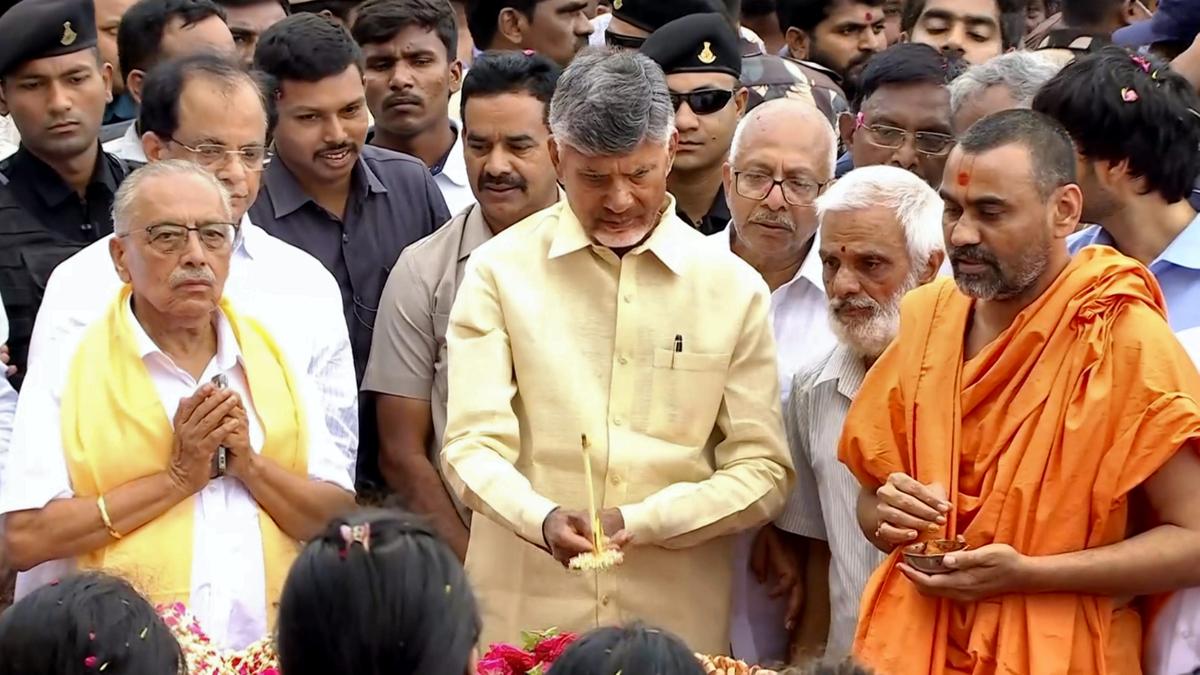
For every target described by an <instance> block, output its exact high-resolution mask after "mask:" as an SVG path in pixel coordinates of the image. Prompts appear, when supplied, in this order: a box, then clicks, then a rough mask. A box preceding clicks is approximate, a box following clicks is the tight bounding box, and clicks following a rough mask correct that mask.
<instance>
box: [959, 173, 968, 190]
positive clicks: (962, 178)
mask: <svg viewBox="0 0 1200 675" xmlns="http://www.w3.org/2000/svg"><path fill="white" fill-rule="evenodd" d="M970 182H971V174H969V173H967V172H966V171H959V172H958V184H959V185H961V186H963V187H966V186H967V185H968V184H970Z"/></svg>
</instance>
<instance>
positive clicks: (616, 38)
mask: <svg viewBox="0 0 1200 675" xmlns="http://www.w3.org/2000/svg"><path fill="white" fill-rule="evenodd" d="M645 42H646V38H639V37H632V36H629V35H621V34H620V33H614V32H612V31H611V30H606V31H604V44H606V45H608V46H609V47H614V48H617V49H641V48H642V45H643V44H645Z"/></svg>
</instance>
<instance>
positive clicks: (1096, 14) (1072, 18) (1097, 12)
mask: <svg viewBox="0 0 1200 675" xmlns="http://www.w3.org/2000/svg"><path fill="white" fill-rule="evenodd" d="M1122 2H1123V0H1062V15H1063V22H1064V23H1065V24H1066V25H1067V26H1070V27H1071V28H1096V27H1099V26H1103V25H1104V24H1105V23H1107V22H1108V18H1109V17H1110V16H1112V15H1113V14H1114V13H1116V12H1117V10H1119V9H1120V7H1121V3H1122Z"/></svg>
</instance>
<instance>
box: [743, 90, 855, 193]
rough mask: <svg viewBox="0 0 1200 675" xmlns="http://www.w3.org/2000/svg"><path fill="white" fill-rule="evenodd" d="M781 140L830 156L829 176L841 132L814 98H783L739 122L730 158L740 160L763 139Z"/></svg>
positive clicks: (813, 152)
mask: <svg viewBox="0 0 1200 675" xmlns="http://www.w3.org/2000/svg"><path fill="white" fill-rule="evenodd" d="M764 142H766V143H780V144H783V145H788V146H791V147H794V148H795V149H797V150H799V151H802V152H804V153H806V154H811V155H813V156H822V155H823V156H827V157H829V160H830V161H829V177H828V178H821V180H822V181H826V180H829V179H831V178H833V169H834V165H835V164H837V134H836V132H835V131H834V130H833V127H832V126H830V124H829V119H828V118H827V117H825V115H824V114H822V113H821V111H820V110H819V109H817V107H816V106H815V105H813V103H812V102H810V101H804V100H799V99H789V98H780V99H774V100H771V101H767V102H766V103H763V104H762V105H759V106H756V107H755V108H754V109H753V110H751V111H750V112H749V113H747V114H746V116H745V117H743V118H742V120H741V121H740V122H739V123H738V127H737V130H736V131H734V133H733V144H732V146H731V147H730V150H729V162H730V163H731V164H734V163H736V162H737V158H738V154H739V153H741V152H742V151H743V149H745V148H755V147H756V146H758V145H761V144H762V143H764Z"/></svg>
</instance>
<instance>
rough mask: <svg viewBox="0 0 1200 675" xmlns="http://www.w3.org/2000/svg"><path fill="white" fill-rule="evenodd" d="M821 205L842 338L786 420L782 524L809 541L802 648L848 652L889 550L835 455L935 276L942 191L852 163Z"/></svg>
mask: <svg viewBox="0 0 1200 675" xmlns="http://www.w3.org/2000/svg"><path fill="white" fill-rule="evenodd" d="M816 209H817V217H818V220H819V222H820V230H819V231H820V247H819V255H820V258H821V263H822V270H823V277H824V282H825V292H826V294H827V295H828V297H829V322H830V325H831V326H832V328H833V331H834V333H835V334H836V335H837V339H838V344H837V346H836V347H834V349H833V351H831V352H830V353H829V354H827V355H826V356H825V357H824V358H820V359H818V360H816V361H815V362H813V363H812V365H809V366H807V367H805V368H802V369H801V370H800V371H799V372H798V373H797V374H796V377H795V379H794V381H793V384H792V396H791V400H790V401H789V402H788V404H787V406H785V408H784V426H785V428H786V429H787V434H788V443H789V445H790V446H791V450H792V460H793V462H794V464H795V466H796V474H797V483H796V487H795V488H794V489H793V490H792V493H791V495H790V497H789V500H788V504H787V508H786V509H785V510H784V512H783V515H781V516H780V517H779V519H778V520H776V522H775V525H776V527H778V528H780V529H782V530H785V531H787V532H791V533H793V534H797V535H800V536H802V537H806V538H807V539H808V540H809V541H808V542H807V544H808V545H807V546H806V550H807V551H808V556H807V573H805V574H804V575H803V576H804V577H805V578H806V580H807V581H808V582H809V585H808V586H807V587H806V589H805V606H804V611H803V615H802V618H801V622H800V628H799V636H800V639H801V640H803V641H804V643H805V644H802V645H801V646H802V647H806V648H808V649H811V650H813V651H817V652H819V651H821V648H822V647H824V651H825V653H826V654H827V655H828V656H831V657H836V658H842V657H845V656H846V655H848V654H849V653H850V648H851V646H852V645H853V642H854V631H855V625H856V623H857V621H858V605H859V598H860V597H861V595H862V590H863V587H864V586H865V585H866V583H867V578H868V577H869V576H870V575H871V572H873V571H874V569H875V567H876V566H877V565H878V564H879V562H880V561H881V560H882V559H883V554H881V553H880V552H879V551H878V550H876V548H875V547H874V546H872V545H871V543H870V542H869V541H867V540H866V538H864V537H863V536H862V532H861V531H860V530H859V527H858V520H857V519H856V517H855V504H856V502H857V499H858V493H859V485H858V481H857V480H856V479H855V478H854V476H853V475H852V474H851V473H850V471H849V470H848V469H846V467H845V466H843V465H842V464H841V463H840V462H839V461H838V439H839V437H840V436H841V433H842V422H843V421H844V420H845V418H846V414H847V412H849V410H850V403H851V402H852V401H853V399H854V396H855V394H857V392H858V388H859V386H860V385H861V384H862V381H863V378H864V377H865V376H866V373H867V369H868V368H869V367H870V365H871V364H872V363H873V362H874V361H875V359H877V358H878V357H879V355H880V354H882V353H883V350H884V349H885V348H887V346H888V345H889V344H890V343H891V342H892V339H893V338H895V336H896V333H897V331H898V330H899V328H900V299H901V298H902V297H903V296H904V294H905V293H907V292H908V291H910V290H912V289H913V288H916V287H917V286H919V285H921V284H924V283H927V282H929V281H930V280H932V279H933V278H934V277H935V276H936V274H937V271H938V268H940V267H941V265H942V261H943V260H944V259H945V250H944V244H943V240H942V229H941V227H942V200H941V199H940V198H939V197H938V195H937V193H936V192H934V191H933V189H932V188H930V187H929V186H928V185H926V184H925V182H924V181H922V180H921V179H920V178H918V177H917V176H915V175H914V174H911V173H909V172H907V171H904V170H903V169H898V168H896V167H890V166H871V167H865V168H862V169H858V170H855V171H852V172H851V173H849V174H847V175H846V177H845V178H843V179H842V180H841V181H839V182H837V183H835V184H834V185H833V186H832V187H831V188H830V189H829V190H828V191H827V192H826V193H825V194H824V195H822V196H821V197H819V198H818V199H817V201H816ZM825 577H827V578H828V586H827V587H826V586H825V585H824V584H823V583H822V580H823V579H824V578H825ZM814 581H815V583H814ZM826 594H828V595H826ZM826 628H827V629H828V633H827V638H828V639H827V641H825V642H824V643H823V644H822V642H821V639H822V637H823V636H825V635H826V632H825V630H826Z"/></svg>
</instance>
